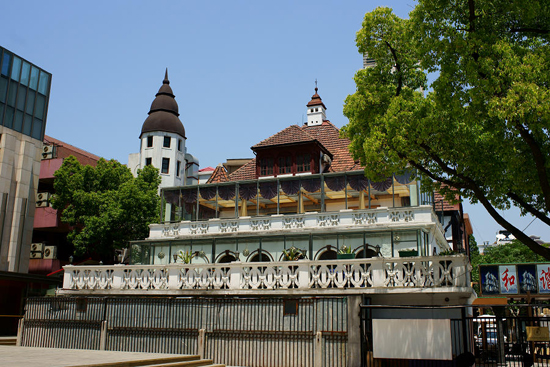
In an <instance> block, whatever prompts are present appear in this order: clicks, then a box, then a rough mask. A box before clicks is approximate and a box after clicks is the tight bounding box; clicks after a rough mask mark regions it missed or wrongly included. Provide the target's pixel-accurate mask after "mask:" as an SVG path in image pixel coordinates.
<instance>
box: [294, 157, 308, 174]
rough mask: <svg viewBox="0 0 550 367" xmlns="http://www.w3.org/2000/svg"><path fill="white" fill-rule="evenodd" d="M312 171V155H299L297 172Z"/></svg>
mask: <svg viewBox="0 0 550 367" xmlns="http://www.w3.org/2000/svg"><path fill="white" fill-rule="evenodd" d="M310 171H311V155H310V154H299V155H298V156H296V172H297V173H301V172H310Z"/></svg>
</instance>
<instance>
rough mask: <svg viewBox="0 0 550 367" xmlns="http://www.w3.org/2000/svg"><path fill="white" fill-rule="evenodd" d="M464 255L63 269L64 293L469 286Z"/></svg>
mask: <svg viewBox="0 0 550 367" xmlns="http://www.w3.org/2000/svg"><path fill="white" fill-rule="evenodd" d="M467 263H468V260H467V257H465V256H463V255H452V256H431V257H409V258H371V259H352V260H317V261H310V260H299V261H285V262H261V263H260V262H258V263H250V262H247V263H242V262H233V263H229V264H170V265H114V266H105V265H101V266H81V265H79V266H73V265H69V266H65V267H64V269H65V275H64V278H63V291H62V292H64V291H67V293H70V292H72V291H84V292H87V293H90V292H94V291H105V292H107V293H109V292H114V293H124V292H128V291H138V292H140V291H176V292H177V291H181V292H183V291H186V292H187V291H189V292H191V293H192V292H193V291H209V292H213V294H215V293H216V292H224V293H239V292H243V291H250V290H253V291H255V292H269V291H271V290H279V291H294V290H301V291H304V290H317V289H332V290H341V291H343V292H345V291H349V290H353V291H354V292H357V291H368V288H373V289H374V288H441V287H468V286H469V281H468V279H469V276H468V274H467V269H468V266H467Z"/></svg>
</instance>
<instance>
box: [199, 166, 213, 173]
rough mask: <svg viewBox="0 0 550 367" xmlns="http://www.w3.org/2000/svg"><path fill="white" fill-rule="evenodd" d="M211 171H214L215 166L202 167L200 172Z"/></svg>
mask: <svg viewBox="0 0 550 367" xmlns="http://www.w3.org/2000/svg"><path fill="white" fill-rule="evenodd" d="M210 171H214V168H212V167H210V166H208V167H205V168H201V169H200V170H199V172H210Z"/></svg>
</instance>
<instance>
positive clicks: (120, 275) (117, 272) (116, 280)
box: [111, 266, 124, 290]
mask: <svg viewBox="0 0 550 367" xmlns="http://www.w3.org/2000/svg"><path fill="white" fill-rule="evenodd" d="M123 268H124V267H123V266H117V267H115V268H114V269H113V274H112V277H113V282H112V283H111V289H117V290H118V289H122V288H123V287H124V269H123Z"/></svg>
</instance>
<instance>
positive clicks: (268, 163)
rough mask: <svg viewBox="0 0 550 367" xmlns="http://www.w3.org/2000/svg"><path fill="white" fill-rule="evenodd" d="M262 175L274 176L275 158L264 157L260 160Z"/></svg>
mask: <svg viewBox="0 0 550 367" xmlns="http://www.w3.org/2000/svg"><path fill="white" fill-rule="evenodd" d="M260 175H261V176H273V158H263V159H262V160H260Z"/></svg>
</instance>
